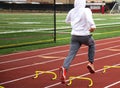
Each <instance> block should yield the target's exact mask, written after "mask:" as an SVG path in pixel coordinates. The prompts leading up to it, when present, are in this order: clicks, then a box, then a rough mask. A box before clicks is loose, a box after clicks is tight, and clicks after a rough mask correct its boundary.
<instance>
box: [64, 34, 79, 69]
mask: <svg viewBox="0 0 120 88" xmlns="http://www.w3.org/2000/svg"><path fill="white" fill-rule="evenodd" d="M80 46H81V45H80V43H79V41H78V39H76V37H75V36H72V39H71V45H70V51H69V54H68V56H67V57H66V59H65V60H64V63H63V67H64V68H65V69H67V70H68V69H69V66H70V64H71V62H72V60H73V59H74V57H75V55H76V54H77V51H78V49H79V48H80Z"/></svg>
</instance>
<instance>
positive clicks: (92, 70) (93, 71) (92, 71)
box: [87, 63, 95, 74]
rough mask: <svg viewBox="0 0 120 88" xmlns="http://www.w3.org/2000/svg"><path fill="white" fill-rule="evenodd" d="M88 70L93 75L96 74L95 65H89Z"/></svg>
mask: <svg viewBox="0 0 120 88" xmlns="http://www.w3.org/2000/svg"><path fill="white" fill-rule="evenodd" d="M87 68H88V70H89V72H90V73H91V74H93V73H95V68H94V65H93V64H91V63H88V65H87Z"/></svg>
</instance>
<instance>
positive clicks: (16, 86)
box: [0, 37, 120, 88]
mask: <svg viewBox="0 0 120 88" xmlns="http://www.w3.org/2000/svg"><path fill="white" fill-rule="evenodd" d="M95 42H96V55H95V63H94V65H95V69H96V73H95V74H90V73H89V71H88V69H87V68H86V67H87V64H88V60H87V58H88V56H87V50H88V48H87V46H84V45H83V46H82V47H81V49H80V50H79V51H78V53H77V55H76V57H75V59H74V60H73V62H72V63H71V65H70V69H69V71H68V73H67V80H66V82H67V83H68V82H69V80H68V79H69V77H70V76H75V77H77V76H81V77H88V78H90V79H92V81H93V86H92V87H91V88H119V87H120V69H119V68H110V69H107V70H106V72H105V73H103V67H104V66H120V37H114V38H108V39H101V40H96V41H95ZM68 51H69V45H64V46H57V47H51V48H45V49H38V50H33V51H26V52H20V53H13V54H8V55H1V56H0V86H4V87H5V88H88V85H89V83H90V81H88V80H79V79H74V80H73V82H72V84H71V85H70V86H66V85H63V84H61V83H60V80H59V77H57V79H56V80H51V78H53V76H54V75H53V74H41V73H40V74H39V77H38V78H36V79H34V77H35V71H52V72H55V73H56V74H57V76H58V69H59V67H60V66H61V65H62V63H63V61H64V58H65V57H66V56H67V54H68Z"/></svg>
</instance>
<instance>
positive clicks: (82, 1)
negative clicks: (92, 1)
mask: <svg viewBox="0 0 120 88" xmlns="http://www.w3.org/2000/svg"><path fill="white" fill-rule="evenodd" d="M85 6H86V0H75V1H74V7H75V8H76V7H78V8H85Z"/></svg>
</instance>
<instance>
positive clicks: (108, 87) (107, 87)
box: [104, 81, 120, 88]
mask: <svg viewBox="0 0 120 88" xmlns="http://www.w3.org/2000/svg"><path fill="white" fill-rule="evenodd" d="M119 83H120V81H117V82H115V83H113V84H110V85H108V86H106V87H104V88H110V87H112V86H115V85H117V84H119Z"/></svg>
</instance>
